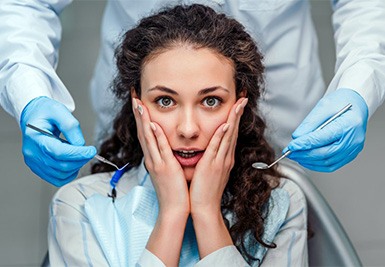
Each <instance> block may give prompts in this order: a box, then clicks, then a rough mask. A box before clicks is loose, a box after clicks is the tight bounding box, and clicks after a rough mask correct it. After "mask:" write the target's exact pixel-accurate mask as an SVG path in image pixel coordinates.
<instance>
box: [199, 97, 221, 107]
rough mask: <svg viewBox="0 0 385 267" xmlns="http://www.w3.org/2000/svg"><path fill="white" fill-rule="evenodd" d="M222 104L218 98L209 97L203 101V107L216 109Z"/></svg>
mask: <svg viewBox="0 0 385 267" xmlns="http://www.w3.org/2000/svg"><path fill="white" fill-rule="evenodd" d="M221 103H222V100H221V99H220V98H218V97H214V96H209V97H206V98H205V99H203V105H204V106H206V107H209V108H215V107H217V106H219V105H220V104H221Z"/></svg>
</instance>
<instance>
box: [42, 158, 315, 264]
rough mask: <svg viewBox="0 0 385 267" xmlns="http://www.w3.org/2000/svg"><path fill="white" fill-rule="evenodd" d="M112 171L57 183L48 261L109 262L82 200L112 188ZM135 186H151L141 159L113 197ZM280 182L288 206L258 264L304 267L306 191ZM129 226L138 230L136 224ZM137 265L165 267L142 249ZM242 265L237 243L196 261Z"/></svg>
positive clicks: (305, 250)
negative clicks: (133, 226)
mask: <svg viewBox="0 0 385 267" xmlns="http://www.w3.org/2000/svg"><path fill="white" fill-rule="evenodd" d="M111 176H112V174H111V173H100V174H95V175H90V176H87V177H84V178H81V179H78V180H76V181H74V182H71V183H70V184H68V185H66V186H64V187H62V188H60V189H59V191H58V192H57V193H56V195H55V196H54V198H53V200H52V202H51V207H50V221H49V230H48V245H49V256H50V264H51V265H52V266H55V267H56V266H108V261H107V258H106V253H104V252H103V249H102V246H101V244H100V243H99V242H98V239H97V237H96V236H95V232H94V231H93V230H92V225H91V224H90V221H89V218H88V216H87V212H86V211H85V203H86V201H87V200H88V199H90V198H92V197H93V196H94V195H95V194H100V195H103V196H106V195H107V193H109V192H110V190H111V187H110V184H109V180H110V178H111ZM138 186H139V187H143V188H144V189H151V190H153V185H152V183H151V179H150V177H149V175H148V172H147V171H146V169H145V167H144V165H143V164H141V165H140V166H139V167H137V168H133V169H131V170H130V171H129V172H127V173H126V174H124V176H123V177H122V178H121V180H120V181H119V183H118V184H117V188H116V189H117V197H118V198H119V197H124V196H126V195H127V194H130V192H132V190H133V189H134V188H137V187H138ZM280 187H281V188H282V189H283V190H285V191H286V192H287V193H288V195H289V198H290V206H289V210H288V211H287V213H286V215H285V220H284V222H283V224H282V226H281V227H280V229H279V230H278V233H277V234H276V236H275V238H274V240H273V242H274V243H275V244H276V245H277V248H275V249H269V250H268V251H267V253H266V255H265V257H264V259H263V262H262V266H307V265H308V254H307V207H306V200H305V197H304V194H303V192H302V191H301V190H300V189H299V188H298V186H296V185H295V184H294V183H293V182H291V181H290V180H286V179H282V182H281V185H280ZM145 212H147V213H142V214H141V215H140V216H142V215H143V214H148V211H145ZM150 212H151V211H150ZM148 220H152V219H150V218H147V216H146V218H144V221H148ZM130 230H131V231H133V233H134V232H136V231H135V229H130ZM144 241H146V240H144ZM129 254H130V253H129ZM223 263H227V265H223ZM138 264H139V266H140V265H142V266H154V267H156V266H164V265H163V263H162V262H161V261H160V259H158V258H157V257H156V256H155V255H153V254H152V253H151V252H149V251H147V250H145V249H144V250H143V252H142V254H141V256H140V258H139V261H138ZM243 265H246V262H245V261H244V259H243V258H242V256H241V254H240V253H239V252H238V250H237V249H236V248H235V246H228V247H224V248H221V249H219V250H217V251H215V252H213V253H211V254H210V255H208V256H206V257H205V258H203V259H201V260H200V261H199V262H198V263H197V264H196V265H195V266H197V267H198V266H199V267H206V266H207V267H208V266H210V267H212V266H223V267H230V266H237V267H238V266H243Z"/></svg>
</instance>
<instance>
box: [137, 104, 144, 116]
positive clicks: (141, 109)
mask: <svg viewBox="0 0 385 267" xmlns="http://www.w3.org/2000/svg"><path fill="white" fill-rule="evenodd" d="M138 111H139V114H140V115H143V108H142V106H141V105H138Z"/></svg>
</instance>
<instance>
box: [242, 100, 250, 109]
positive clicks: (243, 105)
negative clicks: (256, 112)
mask: <svg viewBox="0 0 385 267" xmlns="http://www.w3.org/2000/svg"><path fill="white" fill-rule="evenodd" d="M247 102H249V99H248V98H245V99H243V101H242V103H241V105H242V107H246V105H247Z"/></svg>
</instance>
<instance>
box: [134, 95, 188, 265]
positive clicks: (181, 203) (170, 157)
mask: <svg viewBox="0 0 385 267" xmlns="http://www.w3.org/2000/svg"><path fill="white" fill-rule="evenodd" d="M132 102H133V103H132V106H133V111H134V115H135V121H136V125H137V129H138V138H139V142H140V145H141V146H142V150H143V154H144V163H145V164H146V168H147V170H148V172H149V173H150V175H151V181H152V184H153V185H154V188H155V191H156V194H157V197H158V202H159V215H158V218H157V221H156V224H155V226H154V229H153V230H152V233H151V236H150V238H149V239H148V242H147V245H146V248H147V249H148V250H149V251H150V252H151V253H153V254H154V255H156V256H157V257H158V258H159V259H160V260H161V261H162V262H163V263H164V264H165V265H166V266H177V265H178V262H179V256H180V252H181V249H182V242H183V236H184V231H185V228H186V223H187V218H188V215H189V214H190V200H189V193H188V188H187V182H186V179H185V177H184V173H183V170H182V167H181V166H180V164H179V162H178V161H177V160H176V158H175V157H174V154H173V153H172V150H171V147H170V145H169V143H168V140H167V138H166V135H165V134H164V132H163V130H162V128H161V127H160V126H159V125H158V124H156V123H154V122H151V119H150V115H149V113H148V109H147V108H146V107H145V106H144V105H143V103H142V102H141V101H140V100H139V99H137V98H133V100H132Z"/></svg>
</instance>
